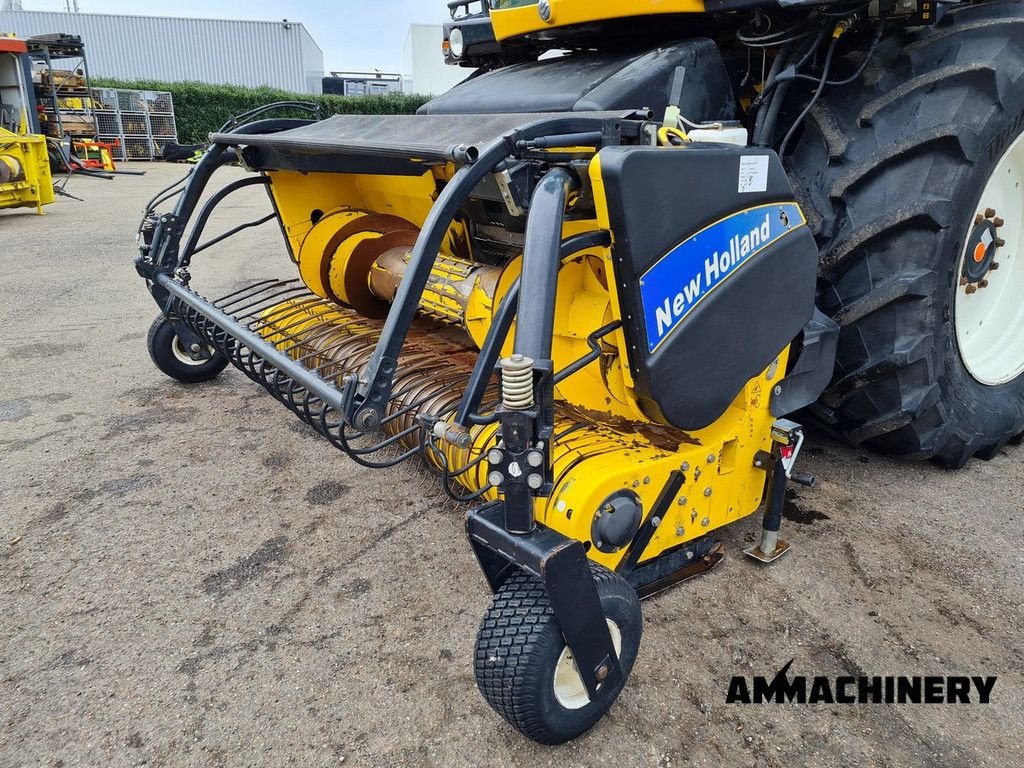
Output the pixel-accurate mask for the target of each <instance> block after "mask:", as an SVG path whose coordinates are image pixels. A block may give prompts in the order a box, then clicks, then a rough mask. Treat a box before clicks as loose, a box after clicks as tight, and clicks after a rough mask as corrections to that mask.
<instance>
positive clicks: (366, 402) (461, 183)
mask: <svg viewBox="0 0 1024 768" xmlns="http://www.w3.org/2000/svg"><path fill="white" fill-rule="evenodd" d="M606 122H607V118H595V117H587V116H586V115H585V114H581V115H580V116H579V117H576V116H573V117H557V118H552V119H550V120H541V121H538V122H535V123H532V124H530V125H528V126H526V127H524V128H522V129H520V130H517V131H511V132H509V133H507V134H505V135H503V136H501V137H499V138H498V139H495V140H494V141H493V142H491V144H489V145H487V146H486V147H485V148H484V149H483V150H482V151H481V152H480V155H479V157H478V158H477V160H476V161H475V162H473V163H471V164H469V165H464V166H463V167H462V168H461V169H459V171H457V172H456V174H455V176H454V177H453V178H452V180H451V181H450V182H449V183H448V184H447V185H446V186H445V188H444V190H443V191H442V192H441V194H440V195H439V196H438V199H437V201H436V202H435V203H434V207H433V208H432V209H431V211H430V214H429V216H428V217H427V220H426V222H424V225H423V228H422V229H421V230H420V235H419V238H418V239H417V240H416V245H415V246H414V247H413V251H412V256H411V258H410V261H409V266H408V268H407V270H406V272H405V277H404V278H403V280H402V283H401V285H400V286H399V288H398V293H397V294H396V296H395V300H394V302H393V303H392V305H391V310H390V311H389V312H388V317H387V320H386V321H385V324H384V330H383V332H382V333H381V337H380V341H379V342H378V344H377V348H376V349H375V350H374V352H373V355H372V356H371V357H370V360H369V362H368V363H367V365H366V367H365V368H364V370H363V372H362V374H361V375H360V376H359V377H358V378H356V377H352V378H350V379H349V380H348V381H347V382H346V385H345V409H344V413H345V416H346V418H347V419H348V420H349V421H350V423H352V425H353V426H355V427H356V428H357V429H360V430H364V431H366V430H370V429H374V428H376V426H377V425H379V424H380V421H381V418H382V417H383V413H384V407H385V406H386V404H387V401H388V398H389V397H390V395H391V388H392V386H393V382H394V376H395V372H396V370H397V369H398V353H399V351H400V350H401V348H402V345H403V344H404V343H405V338H406V335H407V334H408V332H409V327H410V325H411V324H412V320H413V317H414V316H415V315H416V311H417V306H418V302H419V297H420V296H421V295H422V294H423V290H424V289H425V288H426V285H427V281H428V279H429V278H430V270H431V268H432V267H433V266H434V261H435V260H436V259H437V254H438V252H439V250H440V247H441V243H442V242H443V240H444V237H445V235H446V233H447V232H448V229H449V227H450V226H451V225H452V222H453V220H454V218H455V215H456V214H457V213H458V211H459V209H460V208H461V207H462V205H463V203H464V202H465V200H466V198H468V197H469V196H470V195H471V194H472V192H473V190H474V189H475V188H476V186H477V184H479V183H480V182H481V181H482V180H483V179H484V178H485V177H486V176H487V175H488V174H490V173H492V172H493V171H494V170H495V168H496V167H497V166H499V165H500V164H501V163H503V162H504V161H505V160H506V159H507V158H509V157H510V156H515V155H516V154H517V152H519V151H520V149H519V148H520V147H526V146H528V145H529V142H531V141H537V140H540V139H542V138H547V137H550V141H549V142H548V143H549V144H550V145H552V146H561V145H562V144H561V142H560V141H559V140H558V137H559V136H562V135H578V134H581V133H592V134H593V135H594V137H595V142H594V144H595V146H599V145H600V144H602V143H603V141H604V140H606V139H609V138H611V137H610V136H608V134H607V131H606V125H605V124H606ZM595 129H600V130H601V131H602V133H601V134H600V136H601V138H598V134H597V130H595Z"/></svg>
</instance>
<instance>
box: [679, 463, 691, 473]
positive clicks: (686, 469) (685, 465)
mask: <svg viewBox="0 0 1024 768" xmlns="http://www.w3.org/2000/svg"><path fill="white" fill-rule="evenodd" d="M679 468H680V469H681V470H682V471H683V472H689V471H690V462H688V461H684V462H683V464H682V466H681V467H679Z"/></svg>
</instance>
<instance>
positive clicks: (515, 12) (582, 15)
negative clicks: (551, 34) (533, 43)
mask: <svg viewBox="0 0 1024 768" xmlns="http://www.w3.org/2000/svg"><path fill="white" fill-rule="evenodd" d="M703 12H704V0H645V1H642V0H636V2H628V3H624V2H622V0H547V2H545V3H544V4H541V3H538V2H536V0H491V24H492V25H493V27H494V35H495V37H496V38H497V39H498V40H510V39H512V38H516V37H522V36H523V35H529V34H532V33H536V32H543V31H545V30H549V29H558V28H560V27H572V26H575V25H578V24H587V23H590V22H594V21H610V20H613V19H629V18H635V17H638V16H658V15H664V14H671V13H703Z"/></svg>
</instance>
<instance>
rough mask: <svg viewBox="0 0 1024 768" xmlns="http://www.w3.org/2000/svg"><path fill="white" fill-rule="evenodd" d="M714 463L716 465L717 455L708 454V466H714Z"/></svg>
mask: <svg viewBox="0 0 1024 768" xmlns="http://www.w3.org/2000/svg"><path fill="white" fill-rule="evenodd" d="M714 463H715V454H713V453H709V454H708V464H714Z"/></svg>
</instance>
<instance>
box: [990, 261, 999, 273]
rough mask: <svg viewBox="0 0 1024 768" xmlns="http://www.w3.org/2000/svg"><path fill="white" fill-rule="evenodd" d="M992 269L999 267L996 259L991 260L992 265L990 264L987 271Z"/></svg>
mask: <svg viewBox="0 0 1024 768" xmlns="http://www.w3.org/2000/svg"><path fill="white" fill-rule="evenodd" d="M993 269H999V262H998V261H993V262H992V266H990V267H989V268H988V270H989V272H991V271H992V270H993Z"/></svg>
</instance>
